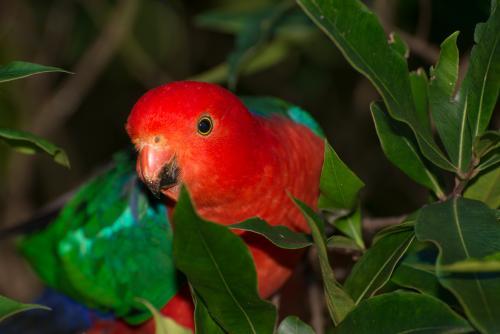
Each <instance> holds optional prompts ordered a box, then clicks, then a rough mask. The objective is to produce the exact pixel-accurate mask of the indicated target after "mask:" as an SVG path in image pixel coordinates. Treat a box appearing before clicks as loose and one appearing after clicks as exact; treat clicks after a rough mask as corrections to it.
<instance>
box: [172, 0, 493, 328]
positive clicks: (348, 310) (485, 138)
mask: <svg viewBox="0 0 500 334" xmlns="http://www.w3.org/2000/svg"><path fill="white" fill-rule="evenodd" d="M298 3H299V5H300V7H301V8H302V9H303V10H304V12H305V13H306V14H307V15H308V16H309V17H310V18H311V19H312V21H313V22H314V23H315V24H316V25H317V26H318V27H319V28H320V29H321V30H322V31H323V32H324V33H325V34H326V35H327V36H328V37H329V38H330V39H331V40H332V41H333V42H334V43H335V44H336V46H337V47H338V48H339V49H340V51H341V52H342V54H343V55H344V57H345V58H346V59H347V60H348V61H349V63H350V64H351V65H352V66H353V67H354V69H356V70H357V71H359V72H360V73H361V74H362V75H364V76H366V77H367V78H368V79H369V80H370V81H371V82H372V84H373V85H374V86H375V88H376V89H377V90H378V92H379V93H380V95H381V97H382V99H383V102H384V103H383V104H382V103H373V104H372V105H371V110H372V116H373V121H374V124H375V128H376V131H377V134H378V136H379V139H380V143H381V146H382V149H383V151H384V153H385V155H386V156H387V158H388V159H389V160H390V161H391V162H392V163H393V164H394V165H395V166H397V167H398V168H400V169H401V170H402V171H403V172H404V173H406V174H407V175H408V176H409V177H410V178H411V179H413V180H414V181H416V182H417V183H419V184H420V185H422V186H424V187H426V188H427V189H428V190H430V191H431V194H432V197H431V201H436V200H437V201H436V202H435V203H432V204H429V205H426V206H424V207H423V208H421V209H420V210H417V211H416V212H415V213H413V214H411V215H409V216H408V217H407V219H406V220H405V221H403V222H402V223H401V224H399V225H396V226H392V227H391V228H388V229H386V230H382V231H380V232H379V233H378V235H377V236H375V238H374V243H373V245H372V246H371V247H370V248H368V249H367V250H365V251H364V252H363V255H362V256H361V258H360V259H359V260H358V262H357V263H356V265H355V266H354V268H353V270H352V272H351V273H350V275H349V276H348V277H347V280H346V281H345V283H344V285H341V284H340V283H339V282H338V281H337V280H336V278H335V276H334V274H333V271H332V267H331V263H330V261H329V257H328V254H327V245H328V244H333V245H335V243H336V241H337V240H338V241H339V243H340V244H341V246H340V247H345V248H346V249H352V248H356V249H359V250H364V249H365V245H364V241H363V238H362V225H361V216H362V215H361V210H360V206H359V192H360V190H361V189H362V187H363V182H362V181H361V180H360V179H359V178H358V177H357V176H356V175H355V174H354V173H353V172H352V171H351V170H350V169H349V168H348V167H347V165H346V164H345V163H343V162H342V161H341V160H340V158H339V156H338V155H337V154H336V153H335V151H334V150H333V148H332V147H331V146H330V145H329V144H328V143H327V144H326V145H325V159H324V165H323V171H322V175H321V196H320V199H319V208H320V209H322V210H323V213H322V215H318V214H317V213H315V212H314V211H313V210H312V209H311V208H308V207H307V206H306V205H305V204H304V203H302V202H300V201H298V200H296V203H297V205H298V206H299V208H300V209H301V211H302V213H303V214H304V217H305V218H306V220H307V222H308V223H309V226H310V228H311V231H312V240H311V239H310V238H309V237H308V236H305V235H302V234H296V233H294V232H292V231H288V230H287V229H286V228H284V227H271V226H268V225H266V223H265V222H264V221H262V220H260V219H251V220H248V221H246V222H243V223H239V224H236V225H233V226H232V228H237V229H244V230H246V231H251V232H255V233H259V234H261V235H263V236H265V237H266V238H268V239H269V240H270V241H272V242H273V243H274V244H275V245H277V246H279V247H283V248H302V247H307V246H308V245H309V244H311V242H312V243H313V244H314V246H315V247H316V249H317V252H318V257H319V266H320V270H321V274H322V278H323V284H324V292H325V298H326V305H327V307H328V310H329V313H330V316H331V318H332V322H333V324H334V326H335V329H334V333H373V332H376V333H382V332H383V333H402V332H409V331H419V332H425V333H437V332H439V333H441V332H454V333H465V332H471V331H473V330H477V331H479V332H482V333H495V332H498V330H499V327H498V326H500V320H499V319H500V315H497V314H496V313H497V312H498V308H495V306H494V305H496V304H498V302H500V301H499V299H498V296H499V295H500V282H499V281H498V271H499V266H498V254H500V249H498V240H500V225H498V222H497V218H496V217H497V216H496V215H497V213H496V212H495V209H497V208H498V206H499V200H500V196H499V193H498V189H500V186H499V185H498V171H499V168H498V164H499V160H500V157H499V156H500V152H499V151H498V145H500V144H499V133H498V131H486V130H487V128H488V124H489V121H490V118H491V115H492V112H493V108H494V106H495V104H496V101H497V99H498V91H499V85H500V80H499V66H500V46H498V44H497V41H498V38H499V36H500V10H498V9H497V7H498V0H493V1H492V9H491V14H490V18H489V19H488V21H487V22H485V23H482V24H479V25H478V26H477V28H476V34H475V41H476V45H475V46H474V48H473V51H472V53H471V59H470V64H471V66H470V67H469V69H468V71H467V73H466V74H465V79H464V82H463V83H462V85H460V86H458V83H457V81H458V76H459V73H458V69H459V66H458V64H459V59H458V57H459V52H458V48H457V38H458V32H457V33H453V34H452V35H451V36H450V37H448V38H447V39H446V40H445V41H444V42H443V43H442V45H441V53H440V56H439V60H438V62H437V64H436V65H435V66H434V67H432V68H431V69H430V71H429V72H428V73H426V72H425V71H424V70H423V69H418V70H416V71H414V72H410V71H409V70H408V63H407V58H408V54H409V50H408V47H407V46H406V45H405V44H404V43H403V42H402V40H401V38H400V37H399V36H398V35H396V34H391V37H390V40H389V41H388V40H387V36H386V34H385V32H384V29H383V28H382V26H381V24H380V22H379V21H378V19H377V17H376V16H375V15H374V14H373V13H372V12H371V11H370V10H369V9H368V8H367V7H366V6H365V5H364V4H363V3H361V1H352V0H299V1H298ZM275 10H276V8H273V9H269V10H268V11H267V12H261V13H259V14H255V16H253V17H251V18H248V17H247V18H244V16H243V18H242V17H234V16H233V17H231V16H224V15H222V14H220V13H219V16H217V13H210V15H207V16H204V17H203V18H202V19H200V20H201V21H203V22H204V24H205V25H212V26H217V27H219V28H220V29H225V30H226V31H231V32H234V31H239V35H238V42H237V43H236V49H235V51H234V52H233V53H232V54H231V56H230V62H232V63H233V64H236V63H239V62H244V61H248V59H249V58H251V56H250V55H249V53H248V52H246V51H245V50H247V51H248V50H250V48H254V49H252V50H253V51H252V52H254V51H255V50H256V49H259V48H260V45H261V44H262V43H264V41H267V42H268V43H273V40H276V39H278V37H276V36H277V31H279V29H280V27H282V26H280V24H283V25H285V23H283V22H282V21H286V19H282V20H276V21H274V20H273V21H272V24H271V23H268V24H267V25H261V26H260V27H262V26H265V27H267V28H268V29H269V30H268V31H262V30H259V29H258V28H256V26H259V24H262V22H263V20H269V19H270V18H275V17H276V16H275V15H278V14H276V12H275ZM288 11H290V10H289V9H287V10H285V11H283V12H279V15H283V17H285V18H286V17H287V13H288ZM291 12H293V11H291ZM288 14H290V13H288ZM221 17H226V19H227V18H228V17H229V18H230V19H227V21H225V20H223V19H221ZM301 24H302V26H303V27H304V29H310V25H309V23H307V21H303V22H302V23H301ZM252 27H253V28H252ZM252 29H253V30H252ZM257 30H259V31H257ZM252 34H253V35H252ZM262 34H264V35H262ZM273 37H274V39H273ZM255 56H256V55H255ZM237 57H240V58H239V60H238V61H237V60H235V58H237ZM230 73H231V74H230V75H229V76H230V78H231V79H230V82H232V83H233V84H234V83H235V82H236V80H235V78H236V76H237V73H238V71H237V70H235V66H234V65H232V66H230ZM428 78H429V79H428ZM433 126H435V129H436V132H437V135H435V134H434V131H433V130H434V128H433ZM442 148H444V150H443V149H442ZM450 176H452V177H453V178H454V179H455V183H454V185H453V186H452V187H450V186H449V185H448V184H447V183H444V182H443V180H444V179H445V178H446V177H448V178H449V177H450ZM183 196H184V197H185V199H184V200H186V198H187V195H186V194H184V195H183ZM463 196H465V197H466V198H463ZM467 198H469V199H467ZM185 208H186V205H185V204H184V205H183V206H182V211H184V212H182V211H181V212H177V213H176V214H177V219H184V220H185V223H186V224H183V225H189V224H187V221H188V220H191V221H199V219H198V218H196V217H193V214H192V213H190V212H185V211H186V209H185ZM188 211H189V210H188ZM324 218H325V219H326V220H325V219H324ZM329 223H332V224H333V226H335V227H336V228H337V230H338V231H339V232H340V233H341V235H338V234H334V235H333V236H332V235H329V236H327V235H326V232H325V225H327V224H329ZM191 224H192V230H191V233H190V234H187V232H185V231H182V230H184V229H187V228H188V227H185V226H183V227H182V228H181V232H180V235H181V236H180V237H179V238H180V239H179V240H182V241H183V244H184V243H186V244H191V245H193V244H196V245H205V246H204V247H205V248H206V249H205V251H202V250H201V249H200V252H198V251H197V252H196V257H197V258H198V259H199V258H200V257H202V256H203V253H204V252H205V254H207V252H208V254H212V253H213V251H212V248H214V247H215V245H212V244H211V240H223V239H224V238H228V239H229V238H230V237H229V236H230V234H227V230H226V229H225V228H223V227H218V228H215V226H212V225H210V224H208V225H207V223H206V222H205V223H204V224H200V225H196V224H197V223H196V224H193V223H191ZM205 228H206V229H207V230H208V229H210V230H212V229H213V231H211V232H210V233H212V232H213V233H214V234H213V235H212V237H209V236H208V235H207V234H205V232H203V231H204V229H205ZM195 231H196V232H195ZM194 235H197V236H196V238H199V237H201V238H202V239H200V240H199V241H197V242H195V241H194V240H193V239H192V238H195V236H194ZM215 235H217V237H216V236H215ZM188 237H189V239H187V238H188ZM176 238H177V237H176ZM212 238H213V239H212ZM233 238H234V237H231V239H233ZM235 240H236V239H235ZM327 240H329V241H328V242H327ZM346 240H347V241H348V242H346ZM349 243H351V244H350V245H351V246H352V245H353V244H354V245H355V246H354V247H350V246H349ZM178 245H179V246H180V245H181V243H180V242H179V243H178ZM234 249H238V247H235V248H234ZM183 250H184V252H181V251H177V252H176V258H177V261H178V264H179V266H180V268H181V270H183V271H185V273H188V272H189V274H188V275H187V276H188V280H190V281H191V283H192V284H193V289H194V291H195V292H196V295H197V299H198V301H197V302H198V304H199V303H202V306H203V308H202V310H203V312H204V314H205V315H207V314H208V316H209V317H210V316H211V317H214V318H216V319H217V321H216V323H217V324H220V325H222V327H217V329H216V330H215V331H214V333H215V332H217V333H219V332H220V331H221V330H226V331H227V330H230V327H228V326H227V323H229V322H230V319H228V318H225V317H224V319H223V318H222V317H223V315H222V314H221V313H220V310H221V308H226V307H229V306H230V305H232V304H233V303H234V302H235V300H231V299H230V298H227V297H223V296H224V295H227V291H225V292H222V291H223V290H229V291H231V285H230V284H229V283H227V285H225V286H224V289H222V290H221V289H220V288H219V287H216V286H213V287H211V290H213V291H221V293H218V294H212V295H210V294H209V293H208V292H209V291H205V292H204V293H203V295H201V294H200V289H202V287H203V288H205V287H206V286H207V285H209V284H210V285H214V284H219V283H214V282H212V281H211V282H208V281H207V282H203V283H202V282H201V281H200V280H201V279H200V277H198V276H197V275H202V272H203V273H207V271H206V270H208V269H204V266H209V262H211V261H212V262H213V261H215V262H216V263H218V264H219V270H220V271H219V275H220V273H221V272H225V271H228V270H232V269H231V268H228V267H225V266H224V262H225V261H224V258H222V257H221V258H219V256H217V257H212V258H211V259H210V260H209V259H207V260H206V262H203V261H196V264H193V263H189V267H195V266H196V267H197V268H198V269H197V271H191V270H194V269H193V268H188V262H189V260H188V259H189V258H192V256H193V255H194V254H189V255H187V254H186V252H187V251H188V249H185V248H183ZM190 251H193V250H190ZM235 252H236V250H235ZM232 253H233V252H232ZM245 253H246V252H245V251H244V250H241V254H239V255H237V256H238V257H242V258H246V257H247V255H246V254H245ZM221 255H222V254H221ZM205 256H206V255H205ZM232 256H236V255H235V254H231V257H232ZM226 258H227V259H229V257H228V255H226ZM214 259H216V260H214ZM226 261H227V260H226ZM245 261H246V260H245ZM202 262H203V263H202ZM483 264H484V266H483ZM211 265H213V263H212V264H211ZM233 265H234V263H233V262H231V265H230V266H233ZM333 266H335V261H334V262H333ZM211 270H212V269H211ZM202 276H203V275H202ZM215 276H217V275H215ZM229 278H230V279H231V280H233V278H232V276H228V279H229ZM242 279H243V277H242V275H241V274H240V277H239V278H238V279H237V280H238V283H236V282H235V283H234V284H235V285H234V286H239V290H238V294H243V293H246V294H249V293H250V292H251V291H254V286H255V283H254V281H253V280H250V281H249V282H248V283H247V285H246V286H242V285H241V284H242V283H241V282H242ZM223 281H224V282H228V281H226V280H225V279H223ZM236 284H237V285H236ZM245 289H247V290H245ZM394 290H397V291H394ZM245 291H246V292H245ZM248 298H250V300H253V298H255V297H248ZM240 305H246V304H245V303H243V302H240ZM229 309H233V310H232V312H233V313H234V307H229ZM229 309H228V311H227V312H226V313H225V314H224V316H227V315H228V314H229V313H228V312H229ZM239 317H240V315H237V314H235V315H234V316H233V319H234V320H235V321H237V320H236V319H238V318H239ZM260 317H262V318H261V319H267V315H266V316H264V315H261V316H260ZM250 319H252V320H251V321H252V322H254V321H255V322H256V323H262V321H263V320H261V321H259V320H257V319H259V315H256V314H254V315H253V316H252V317H251V318H250ZM197 321H198V320H197ZM200 321H201V320H200ZM247 322H248V319H247V320H245V321H240V322H239V323H238V324H239V325H241V326H243V325H244V323H247ZM292 323H293V324H294V325H293V326H295V329H294V330H293V331H291V332H293V333H310V332H311V329H310V328H308V327H305V325H304V324H302V323H299V322H298V319H292V318H287V319H285V321H284V322H283V323H282V324H281V325H280V326H279V327H278V329H277V332H278V333H284V331H285V328H289V327H290V326H291V324H292ZM223 324H224V325H223ZM207 328H208V327H207ZM231 328H233V330H235V329H236V328H238V327H231ZM262 330H263V331H262V333H271V332H272V331H273V330H272V329H271V328H270V327H267V328H265V329H262ZM207 332H211V331H207Z"/></svg>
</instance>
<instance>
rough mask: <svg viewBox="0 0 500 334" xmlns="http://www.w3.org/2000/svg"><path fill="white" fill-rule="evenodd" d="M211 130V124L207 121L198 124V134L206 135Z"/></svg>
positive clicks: (203, 120)
mask: <svg viewBox="0 0 500 334" xmlns="http://www.w3.org/2000/svg"><path fill="white" fill-rule="evenodd" d="M211 129H212V122H210V120H209V119H207V118H204V119H202V120H200V122H199V123H198V131H200V133H208V132H210V130H211Z"/></svg>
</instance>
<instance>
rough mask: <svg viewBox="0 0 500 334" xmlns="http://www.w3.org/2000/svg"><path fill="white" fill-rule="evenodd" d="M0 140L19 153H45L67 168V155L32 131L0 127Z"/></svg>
mask: <svg viewBox="0 0 500 334" xmlns="http://www.w3.org/2000/svg"><path fill="white" fill-rule="evenodd" d="M0 140H3V141H5V142H6V143H7V145H9V146H11V147H12V148H14V149H15V150H17V151H19V152H21V153H25V154H34V153H36V152H44V153H47V154H48V155H50V156H51V157H52V158H53V159H54V161H55V162H57V163H58V164H60V165H63V166H64V167H68V168H69V160H68V156H67V155H66V153H65V152H64V151H63V150H62V149H61V148H59V147H57V146H55V145H54V144H52V143H51V142H49V141H47V140H45V139H43V138H40V137H38V136H35V135H34V134H32V133H29V132H26V131H19V130H12V129H5V128H0Z"/></svg>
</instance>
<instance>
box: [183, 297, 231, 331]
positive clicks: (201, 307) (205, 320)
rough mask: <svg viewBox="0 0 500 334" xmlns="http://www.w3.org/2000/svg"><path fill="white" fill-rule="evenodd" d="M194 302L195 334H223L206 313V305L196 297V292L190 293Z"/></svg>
mask: <svg viewBox="0 0 500 334" xmlns="http://www.w3.org/2000/svg"><path fill="white" fill-rule="evenodd" d="M191 293H192V295H193V300H194V323H195V333H196V334H224V333H225V332H224V330H223V329H222V328H220V326H219V324H217V322H216V321H215V320H214V318H212V316H211V315H210V313H208V310H207V307H206V305H205V304H204V303H203V301H202V300H200V297H199V296H197V295H196V292H194V291H192V292H191Z"/></svg>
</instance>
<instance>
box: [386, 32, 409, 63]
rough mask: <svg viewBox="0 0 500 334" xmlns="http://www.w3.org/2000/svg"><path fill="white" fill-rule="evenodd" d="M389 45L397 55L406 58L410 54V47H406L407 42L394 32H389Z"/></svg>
mask: <svg viewBox="0 0 500 334" xmlns="http://www.w3.org/2000/svg"><path fill="white" fill-rule="evenodd" d="M389 45H390V46H391V48H392V49H393V50H394V51H396V52H397V53H399V55H400V56H401V57H403V58H408V57H409V56H410V49H409V48H408V44H406V42H405V41H404V40H403V39H402V38H401V36H399V34H398V33H396V32H391V33H390V34H389Z"/></svg>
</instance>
